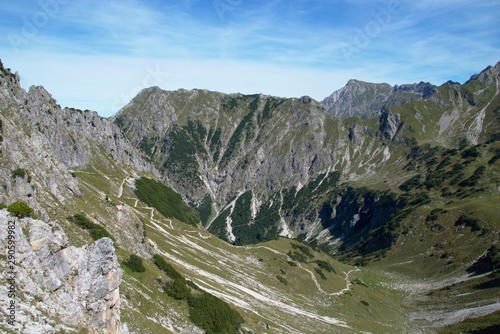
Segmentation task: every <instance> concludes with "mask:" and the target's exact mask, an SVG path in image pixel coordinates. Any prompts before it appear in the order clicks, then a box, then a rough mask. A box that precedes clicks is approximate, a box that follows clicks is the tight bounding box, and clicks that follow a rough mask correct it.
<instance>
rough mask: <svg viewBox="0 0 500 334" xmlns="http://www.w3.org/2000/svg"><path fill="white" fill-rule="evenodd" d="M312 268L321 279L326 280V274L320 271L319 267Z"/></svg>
mask: <svg viewBox="0 0 500 334" xmlns="http://www.w3.org/2000/svg"><path fill="white" fill-rule="evenodd" d="M314 270H315V271H316V272H317V273H318V275H319V277H321V279H325V280H326V276H325V274H324V273H323V271H321V269H319V268H314Z"/></svg>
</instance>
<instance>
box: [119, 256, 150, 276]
mask: <svg viewBox="0 0 500 334" xmlns="http://www.w3.org/2000/svg"><path fill="white" fill-rule="evenodd" d="M123 264H124V265H126V266H127V267H129V268H130V270H132V271H133V272H136V273H143V272H145V271H146V268H145V267H144V264H142V258H140V257H139V256H137V255H135V254H132V255H130V258H129V259H128V261H126V262H124V263H123Z"/></svg>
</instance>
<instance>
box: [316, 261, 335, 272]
mask: <svg viewBox="0 0 500 334" xmlns="http://www.w3.org/2000/svg"><path fill="white" fill-rule="evenodd" d="M316 263H317V264H318V266H320V267H321V268H323V269H325V270H326V271H328V272H329V273H334V272H335V269H334V268H333V267H332V265H331V264H330V263H328V262H326V261H322V260H316Z"/></svg>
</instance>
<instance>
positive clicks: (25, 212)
mask: <svg viewBox="0 0 500 334" xmlns="http://www.w3.org/2000/svg"><path fill="white" fill-rule="evenodd" d="M7 210H8V211H9V212H10V213H11V214H13V215H14V216H17V217H19V218H22V217H26V216H31V215H32V214H33V209H32V208H30V207H29V206H28V204H26V203H24V202H21V201H17V202H14V203H12V204H11V205H9V206H8V207H7Z"/></svg>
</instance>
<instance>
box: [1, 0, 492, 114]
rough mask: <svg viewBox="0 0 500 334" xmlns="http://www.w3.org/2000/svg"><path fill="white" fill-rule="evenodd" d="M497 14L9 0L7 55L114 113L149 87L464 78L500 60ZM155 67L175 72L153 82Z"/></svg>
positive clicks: (444, 6) (427, 1) (60, 92)
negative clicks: (149, 70) (146, 86)
mask: <svg viewBox="0 0 500 334" xmlns="http://www.w3.org/2000/svg"><path fill="white" fill-rule="evenodd" d="M46 3H51V4H56V5H57V7H54V6H53V7H51V8H48V9H47V8H46V5H44V4H46ZM394 5H396V6H395V7H394ZM44 6H45V7H44ZM499 12H500V3H499V2H498V1H486V0H485V1H480V2H477V1H474V2H472V1H465V0H464V1H447V0H446V1H439V2H436V1H431V0H422V1H415V2H411V1H403V0H401V1H392V0H391V1H389V0H380V1H353V0H351V1H349V0H346V1H319V0H307V1H306V0H304V1H298V0H293V1H292V0H290V1H283V0H282V1H280V0H274V1H266V2H260V1H244V0H242V1H238V0H230V1H229V0H213V1H201V0H185V1H159V0H156V1H147V2H146V1H138V0H137V1H134V0H125V1H105V2H104V1H97V0H88V1H59V0H52V1H43V2H33V1H26V0H24V1H23V0H20V1H10V2H7V3H5V4H3V5H2V12H1V13H0V36H1V37H0V58H2V59H3V60H4V63H5V64H6V65H7V66H9V67H12V68H13V69H15V70H19V71H21V74H22V79H23V81H24V82H25V84H43V85H45V86H47V87H46V88H48V89H49V91H51V92H52V93H53V94H54V95H55V97H56V98H59V99H60V100H61V99H62V101H64V102H65V103H67V104H68V106H72V103H75V104H78V105H74V106H75V107H80V108H90V109H97V110H98V111H99V112H101V113H103V114H106V115H109V114H110V113H112V112H115V111H116V110H115V109H113V108H116V106H117V105H118V104H120V103H123V104H125V103H126V102H128V101H125V100H126V98H129V97H131V92H135V91H137V90H138V89H140V88H141V87H143V86H144V85H145V84H157V85H159V86H161V87H162V88H166V89H177V88H181V87H183V88H195V87H196V88H207V89H212V90H220V91H224V92H238V91H240V92H244V93H256V92H262V93H267V94H271V95H281V96H300V95H306V94H307V95H310V96H312V97H314V98H316V99H322V98H324V97H325V96H327V95H329V94H330V93H331V92H333V91H334V90H336V89H339V88H341V86H342V85H344V84H345V82H346V81H347V80H348V79H350V78H357V79H360V80H365V81H374V82H383V81H386V82H389V83H391V84H401V83H405V82H414V81H420V80H423V81H430V82H432V83H434V84H440V83H442V82H445V81H446V80H448V79H452V80H457V81H462V82H463V81H465V80H466V79H467V78H468V76H470V75H471V74H473V73H475V72H478V71H480V70H481V69H482V68H484V67H485V66H487V65H490V64H494V63H496V62H497V61H498V60H499V58H500V37H499V36H500V17H499V16H498V15H497V13H499ZM30 29H31V30H30ZM12 36H14V37H17V38H19V39H18V40H17V44H16V45H13V42H12ZM158 66H160V67H161V68H162V70H161V71H165V72H169V76H168V78H167V77H164V78H162V80H156V81H157V82H156V83H154V82H153V81H154V80H149V79H147V80H146V79H145V78H148V68H149V69H151V68H157V67H158ZM160 81H161V82H160ZM70 87H71V88H72V89H70ZM82 103H88V105H86V106H83V105H81V104H82Z"/></svg>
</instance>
